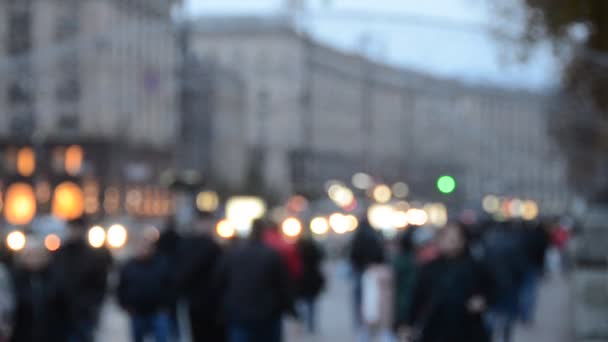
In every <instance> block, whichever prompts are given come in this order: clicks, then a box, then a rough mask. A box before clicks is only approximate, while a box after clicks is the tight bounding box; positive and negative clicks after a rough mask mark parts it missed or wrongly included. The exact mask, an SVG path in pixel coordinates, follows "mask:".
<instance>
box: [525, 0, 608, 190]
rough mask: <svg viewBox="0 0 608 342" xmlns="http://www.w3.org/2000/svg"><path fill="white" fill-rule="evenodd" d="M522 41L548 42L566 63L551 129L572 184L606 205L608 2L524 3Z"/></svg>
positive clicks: (538, 0)
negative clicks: (524, 22) (526, 10)
mask: <svg viewBox="0 0 608 342" xmlns="http://www.w3.org/2000/svg"><path fill="white" fill-rule="evenodd" d="M524 3H525V5H526V6H527V9H528V15H527V19H528V20H527V29H526V30H525V33H524V35H523V37H522V38H523V40H524V41H525V42H529V43H533V42H536V41H539V40H543V39H546V38H550V39H551V40H552V41H553V42H554V46H555V47H556V49H555V50H556V51H557V52H563V51H564V50H565V51H568V52H569V53H567V54H562V57H563V58H564V59H565V60H564V62H565V64H566V65H565V68H564V74H563V75H562V87H561V90H560V91H559V93H558V94H557V97H556V100H555V102H554V103H555V106H553V107H552V108H553V110H552V113H551V114H552V116H551V117H550V123H549V129H550V132H551V134H552V135H553V137H554V138H555V140H556V141H557V142H558V144H559V146H560V147H561V148H562V151H563V152H564V154H565V155H566V157H567V159H568V161H569V174H570V181H571V183H572V185H573V186H574V187H575V189H577V190H579V191H580V192H581V193H583V194H585V195H587V196H588V197H592V198H593V197H595V199H598V200H602V201H606V200H608V198H606V197H605V196H604V195H600V198H597V196H598V195H599V194H607V193H608V191H607V190H608V182H607V181H606V180H604V179H605V178H606V177H604V176H605V175H604V173H605V172H606V166H607V165H608V158H607V157H605V156H606V155H608V153H607V152H608V1H606V0H525V1H524Z"/></svg>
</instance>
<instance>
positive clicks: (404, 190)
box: [393, 182, 410, 199]
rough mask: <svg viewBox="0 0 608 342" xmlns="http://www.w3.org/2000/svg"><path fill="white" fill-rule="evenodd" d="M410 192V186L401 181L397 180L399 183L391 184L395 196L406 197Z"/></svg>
mask: <svg viewBox="0 0 608 342" xmlns="http://www.w3.org/2000/svg"><path fill="white" fill-rule="evenodd" d="M409 194H410V187H409V186H408V185H407V184H405V183H403V182H399V183H395V184H393V195H394V196H395V197H396V198H401V199H403V198H406V197H407V196H408V195H409Z"/></svg>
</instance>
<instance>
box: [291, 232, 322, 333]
mask: <svg viewBox="0 0 608 342" xmlns="http://www.w3.org/2000/svg"><path fill="white" fill-rule="evenodd" d="M296 247H297V251H298V253H299V254H300V259H301V260H302V276H301V279H300V281H299V282H298V284H297V291H298V293H297V294H298V299H299V301H300V303H299V306H300V307H301V308H302V310H301V311H302V313H303V318H304V319H305V320H306V327H307V328H308V332H310V333H314V332H315V330H316V315H315V311H316V310H315V307H316V301H317V297H318V296H319V294H320V293H321V291H322V290H323V287H324V286H325V276H324V275H323V270H322V267H323V265H322V263H323V258H324V256H325V255H324V254H325V253H324V252H323V249H322V248H321V246H319V244H318V243H317V242H316V241H315V240H314V239H313V238H312V236H311V235H310V233H308V234H307V235H306V236H303V237H302V238H301V239H300V240H298V243H297V245H296Z"/></svg>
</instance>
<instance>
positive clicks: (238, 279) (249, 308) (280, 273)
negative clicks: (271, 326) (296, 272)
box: [217, 241, 293, 323]
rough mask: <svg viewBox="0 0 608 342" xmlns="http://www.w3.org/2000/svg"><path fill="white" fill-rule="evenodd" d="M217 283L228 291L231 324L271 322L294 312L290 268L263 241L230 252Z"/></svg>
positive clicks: (228, 310)
mask: <svg viewBox="0 0 608 342" xmlns="http://www.w3.org/2000/svg"><path fill="white" fill-rule="evenodd" d="M217 284H218V286H219V288H222V289H224V308H225V313H226V316H227V318H228V319H229V320H231V321H238V322H244V323H250V322H260V321H263V322H267V321H269V320H276V319H280V317H281V316H282V314H284V313H286V312H292V311H293V297H292V290H291V284H290V280H289V273H288V270H287V266H286V265H285V264H284V262H283V261H282V259H281V256H280V255H279V253H277V252H276V251H275V250H273V249H271V248H270V247H267V246H266V245H264V244H263V243H262V242H261V241H247V242H245V243H244V244H243V245H241V246H236V247H235V248H234V249H233V250H232V251H230V252H228V253H227V255H225V256H224V258H223V259H222V262H221V264H220V267H219V269H218V273H217Z"/></svg>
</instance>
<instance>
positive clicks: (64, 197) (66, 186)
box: [53, 182, 84, 221]
mask: <svg viewBox="0 0 608 342" xmlns="http://www.w3.org/2000/svg"><path fill="white" fill-rule="evenodd" d="M83 213H84V194H83V192H82V189H80V186H78V185H77V184H75V183H72V182H63V183H61V184H59V185H58V186H57V187H56V188H55V193H54V194H53V215H55V216H57V217H59V218H60V219H63V220H66V221H69V220H73V219H77V218H79V217H81V216H82V214H83Z"/></svg>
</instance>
